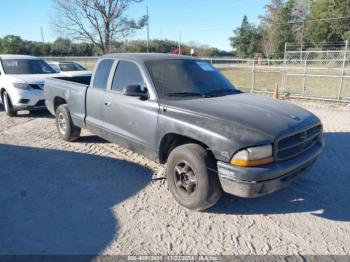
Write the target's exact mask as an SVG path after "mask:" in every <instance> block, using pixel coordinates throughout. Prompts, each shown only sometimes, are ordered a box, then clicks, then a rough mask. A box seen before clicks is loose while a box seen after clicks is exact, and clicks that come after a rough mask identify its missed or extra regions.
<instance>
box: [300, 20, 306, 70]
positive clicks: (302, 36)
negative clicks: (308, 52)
mask: <svg viewBox="0 0 350 262" xmlns="http://www.w3.org/2000/svg"><path fill="white" fill-rule="evenodd" d="M304 31H305V20H303V27H302V28H301V43H300V64H301V63H302V61H303V45H304V43H303V42H304Z"/></svg>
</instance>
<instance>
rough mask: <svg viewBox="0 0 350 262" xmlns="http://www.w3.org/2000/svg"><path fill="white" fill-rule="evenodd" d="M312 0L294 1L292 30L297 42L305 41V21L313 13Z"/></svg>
mask: <svg viewBox="0 0 350 262" xmlns="http://www.w3.org/2000/svg"><path fill="white" fill-rule="evenodd" d="M311 7H312V0H294V1H293V2H292V21H291V22H293V24H292V30H293V34H294V38H295V40H296V41H297V42H299V43H301V44H302V43H303V42H304V36H305V22H306V20H307V19H308V18H309V16H310V13H311Z"/></svg>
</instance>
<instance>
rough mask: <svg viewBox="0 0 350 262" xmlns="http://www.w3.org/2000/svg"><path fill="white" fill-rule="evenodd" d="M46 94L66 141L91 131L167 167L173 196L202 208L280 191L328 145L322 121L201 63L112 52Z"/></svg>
mask: <svg viewBox="0 0 350 262" xmlns="http://www.w3.org/2000/svg"><path fill="white" fill-rule="evenodd" d="M44 90H45V101H46V106H47V108H48V110H49V111H50V112H51V113H52V114H53V115H55V116H56V125H57V130H58V133H59V135H60V137H61V138H62V139H64V140H66V141H74V140H76V139H78V138H79V135H80V131H81V128H86V129H88V130H89V131H90V132H92V133H94V134H96V135H98V136H100V137H102V138H104V139H106V140H108V141H111V142H113V143H118V144H120V145H122V146H124V147H126V148H128V149H130V150H133V151H135V152H137V153H140V154H143V155H145V156H146V157H148V158H150V159H151V160H153V161H157V162H159V163H161V164H166V177H167V181H168V186H169V189H170V191H171V193H172V194H173V196H174V197H175V199H176V200H177V201H178V202H179V203H180V204H181V205H183V206H185V207H187V208H189V209H193V210H204V209H206V208H209V207H211V206H213V205H214V204H215V203H216V202H217V201H218V200H219V198H220V196H221V192H222V191H225V192H227V193H230V194H233V195H236V196H239V197H246V198H250V197H259V196H263V195H266V194H269V193H272V192H274V191H277V190H279V189H281V188H283V187H285V186H286V185H288V184H289V183H290V182H291V181H292V180H293V179H294V178H296V177H297V176H298V175H300V174H301V173H303V172H304V171H305V170H306V169H308V168H309V167H311V166H312V165H313V164H314V163H315V161H316V160H317V158H318V156H319V155H320V154H321V152H322V150H323V147H324V140H323V128H322V124H321V122H320V120H319V119H318V118H317V117H316V116H315V115H313V114H312V113H310V112H308V111H307V110H305V109H303V108H300V107H298V106H295V105H293V104H291V103H288V102H284V101H279V100H273V99H271V98H268V97H263V96H257V95H252V94H247V93H243V92H241V91H239V90H238V89H237V88H235V87H234V86H233V85H232V84H231V83H230V82H229V81H228V80H227V79H226V78H225V77H224V76H223V75H222V74H221V73H220V72H219V71H218V70H216V69H215V68H214V67H213V66H212V65H211V64H209V63H207V62H205V61H203V60H200V59H197V58H193V57H186V56H175V55H164V54H110V55H105V56H103V57H101V58H100V59H99V61H98V62H97V64H96V67H95V69H94V72H93V75H92V77H91V79H90V77H76V78H56V79H54V78H53V79H49V80H47V81H46V82H45V88H44ZM125 175H127V174H125ZM130 183H132V181H130Z"/></svg>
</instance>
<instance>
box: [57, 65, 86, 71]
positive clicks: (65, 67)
mask: <svg viewBox="0 0 350 262" xmlns="http://www.w3.org/2000/svg"><path fill="white" fill-rule="evenodd" d="M60 68H61V71H63V72H67V71H86V69H85V68H84V67H82V66H81V65H79V64H76V63H62V64H60Z"/></svg>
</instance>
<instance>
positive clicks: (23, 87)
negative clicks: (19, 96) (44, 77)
mask: <svg viewBox="0 0 350 262" xmlns="http://www.w3.org/2000/svg"><path fill="white" fill-rule="evenodd" d="M13 86H14V87H16V88H18V89H22V90H31V89H32V88H31V87H30V85H28V84H24V83H14V84H13Z"/></svg>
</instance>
